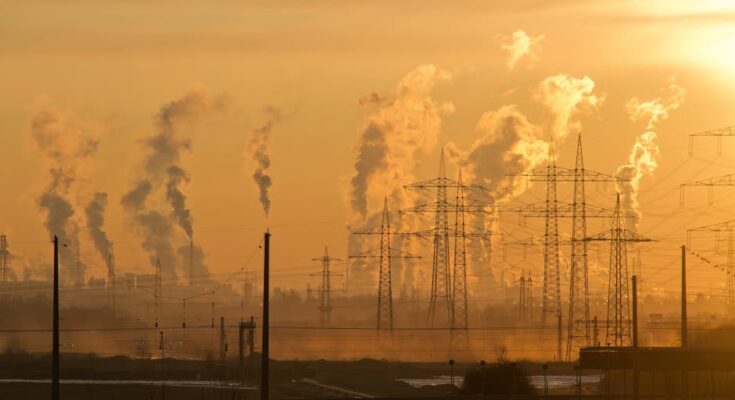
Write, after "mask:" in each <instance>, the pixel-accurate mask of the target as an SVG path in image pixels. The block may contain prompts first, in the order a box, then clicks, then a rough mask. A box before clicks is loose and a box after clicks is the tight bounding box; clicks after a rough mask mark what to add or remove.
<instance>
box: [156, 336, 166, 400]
mask: <svg viewBox="0 0 735 400" xmlns="http://www.w3.org/2000/svg"><path fill="white" fill-rule="evenodd" d="M159 335H160V339H159V342H158V349H159V350H160V351H161V376H162V378H163V379H161V399H163V400H165V399H166V341H165V340H164V338H163V331H160V332H159Z"/></svg>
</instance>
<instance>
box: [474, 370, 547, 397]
mask: <svg viewBox="0 0 735 400" xmlns="http://www.w3.org/2000/svg"><path fill="white" fill-rule="evenodd" d="M461 392H462V394H489V395H493V394H503V395H507V394H535V393H536V391H535V390H534V388H533V386H531V383H530V382H529V381H528V376H527V374H526V371H524V370H523V369H522V368H520V367H518V366H516V364H515V363H505V362H501V363H497V364H488V365H487V366H484V367H477V368H474V369H472V370H470V371H469V372H467V374H466V375H465V377H464V383H463V384H462V390H461Z"/></svg>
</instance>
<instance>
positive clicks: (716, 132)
mask: <svg viewBox="0 0 735 400" xmlns="http://www.w3.org/2000/svg"><path fill="white" fill-rule="evenodd" d="M698 136H699V137H702V136H704V137H716V138H717V155H718V156H719V155H722V138H723V137H728V136H735V126H728V127H725V128H720V129H713V130H710V131H705V132H699V133H692V134H691V135H689V157H692V156H693V155H694V138H695V137H698Z"/></svg>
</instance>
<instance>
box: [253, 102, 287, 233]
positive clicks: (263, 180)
mask: <svg viewBox="0 0 735 400" xmlns="http://www.w3.org/2000/svg"><path fill="white" fill-rule="evenodd" d="M264 112H265V113H266V115H267V119H266V121H265V122H264V123H263V124H261V125H259V126H257V127H256V128H254V129H253V130H252V137H251V138H250V143H248V148H247V152H248V153H249V154H250V157H252V159H253V161H254V164H255V166H254V168H253V173H252V177H253V181H255V184H256V185H257V186H258V192H259V195H258V199H259V200H260V204H261V205H262V206H263V212H264V213H265V216H266V218H267V217H268V213H269V212H270V208H271V199H270V196H269V194H268V190H269V189H270V187H271V185H272V184H273V180H272V179H271V177H270V175H269V174H268V168H270V166H271V156H270V135H271V131H272V130H273V128H274V127H275V126H276V124H277V123H279V122H280V121H281V120H282V119H283V113H282V112H281V110H279V109H278V108H276V107H273V106H266V107H265V109H264Z"/></svg>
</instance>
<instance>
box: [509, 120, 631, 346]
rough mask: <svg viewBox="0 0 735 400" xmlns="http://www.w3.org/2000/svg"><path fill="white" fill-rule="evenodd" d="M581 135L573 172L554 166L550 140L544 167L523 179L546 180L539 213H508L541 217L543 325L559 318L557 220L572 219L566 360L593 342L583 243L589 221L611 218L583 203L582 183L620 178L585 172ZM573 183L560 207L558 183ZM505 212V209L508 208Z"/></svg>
mask: <svg viewBox="0 0 735 400" xmlns="http://www.w3.org/2000/svg"><path fill="white" fill-rule="evenodd" d="M583 154H584V151H583V149H582V135H581V134H579V135H578V137H577V154H576V162H575V167H574V168H573V169H570V168H564V167H559V166H557V165H556V160H555V156H554V144H553V140H552V143H551V146H550V148H549V161H548V163H547V166H546V167H545V168H537V169H534V170H533V171H531V172H530V173H527V174H522V175H521V176H525V177H527V178H528V179H529V180H531V181H545V182H546V188H547V198H546V204H545V207H544V208H543V209H540V207H539V206H537V205H532V206H530V207H529V206H526V207H524V208H521V209H515V210H510V211H515V212H522V213H523V215H524V216H535V217H544V218H545V221H546V224H545V235H544V284H543V290H544V291H543V300H544V303H543V304H544V306H543V309H542V322H543V323H544V325H545V322H544V318H545V317H546V316H547V315H556V319H557V326H558V315H561V290H560V289H557V288H558V287H559V282H558V281H559V277H560V271H559V256H558V254H559V233H558V219H559V218H562V217H570V218H572V235H571V241H570V244H571V264H570V270H571V271H570V275H569V276H570V282H569V289H570V290H569V315H568V316H567V346H566V352H565V356H566V359H567V360H569V359H570V357H571V353H572V349H573V348H575V347H581V346H583V345H588V344H589V343H591V330H590V322H589V321H590V318H589V284H588V281H589V277H588V248H587V243H586V242H585V241H584V238H585V236H586V230H587V218H598V217H605V218H607V217H609V216H610V215H611V212H610V211H609V210H606V209H604V208H601V207H594V206H591V205H589V204H587V202H586V193H585V184H586V182H593V183H596V184H598V185H600V184H602V185H607V184H608V183H621V182H624V181H625V180H624V179H621V178H618V177H615V176H612V175H608V174H604V173H601V172H595V171H590V170H587V169H585V167H584V156H583ZM558 182H571V183H572V184H573V192H574V199H573V202H572V203H571V204H568V203H560V202H558V201H557V199H556V193H557V191H556V184H557V183H558ZM506 211H508V210H506ZM561 337H562V333H561V331H559V332H557V350H558V351H557V358H558V359H559V360H561V359H562V358H561V357H562V354H561V350H560V349H561Z"/></svg>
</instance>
